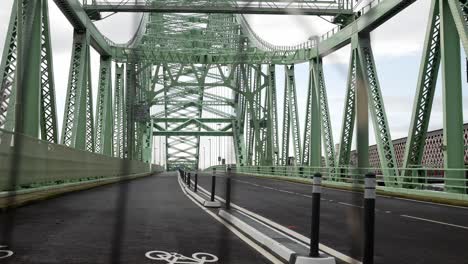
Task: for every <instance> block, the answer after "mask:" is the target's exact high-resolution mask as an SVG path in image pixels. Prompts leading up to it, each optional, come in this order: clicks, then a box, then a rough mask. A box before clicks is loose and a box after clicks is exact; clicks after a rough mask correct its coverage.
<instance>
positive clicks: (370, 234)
mask: <svg viewBox="0 0 468 264" xmlns="http://www.w3.org/2000/svg"><path fill="white" fill-rule="evenodd" d="M376 185H377V182H376V178H375V174H374V173H367V174H366V178H365V183H364V188H365V189H364V253H363V257H362V264H373V263H374V236H375V235H374V232H375V197H376V193H375V186H376Z"/></svg>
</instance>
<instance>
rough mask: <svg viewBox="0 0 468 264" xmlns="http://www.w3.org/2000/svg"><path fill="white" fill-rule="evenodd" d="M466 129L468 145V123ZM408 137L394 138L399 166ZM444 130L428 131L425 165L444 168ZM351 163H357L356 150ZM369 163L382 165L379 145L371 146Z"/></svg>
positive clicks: (464, 129) (423, 161)
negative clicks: (378, 150)
mask: <svg viewBox="0 0 468 264" xmlns="http://www.w3.org/2000/svg"><path fill="white" fill-rule="evenodd" d="M463 131H464V139H465V143H464V145H465V146H467V145H468V123H467V124H464V125H463ZM406 140H407V138H400V139H395V140H393V147H394V148H395V156H396V157H395V158H396V160H397V163H398V167H402V166H403V159H404V155H405V147H406ZM443 141H444V140H443V130H442V129H438V130H434V131H430V132H428V133H427V137H426V146H425V147H424V154H423V160H422V166H423V167H433V168H443V167H444V153H443V151H442V143H443ZM350 163H351V165H356V163H357V155H356V150H353V151H351V160H350ZM466 163H468V149H466V148H465V164H466ZM369 164H370V167H372V168H379V167H380V159H379V154H378V152H377V145H372V146H370V147H369Z"/></svg>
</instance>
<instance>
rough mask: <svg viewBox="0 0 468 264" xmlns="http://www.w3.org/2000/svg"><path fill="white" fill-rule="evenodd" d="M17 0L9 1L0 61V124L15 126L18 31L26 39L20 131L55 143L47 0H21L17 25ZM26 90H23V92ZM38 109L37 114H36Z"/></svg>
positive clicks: (55, 125)
mask: <svg viewBox="0 0 468 264" xmlns="http://www.w3.org/2000/svg"><path fill="white" fill-rule="evenodd" d="M17 7H18V1H17V0H15V1H14V2H13V8H12V12H11V16H10V23H9V27H8V31H7V35H6V40H5V46H4V49H3V55H2V60H1V64H0V73H1V74H2V79H1V83H0V85H1V86H0V128H4V129H7V130H14V128H15V101H16V99H15V95H16V92H15V89H16V86H17V83H16V79H17V78H16V74H17V66H18V65H17V58H18V53H17V52H18V49H17V47H18V34H19V31H20V30H21V29H22V32H23V35H22V41H23V43H27V44H28V45H27V47H28V48H27V49H25V50H24V51H23V52H24V54H23V56H24V58H25V63H24V65H23V67H24V68H23V72H22V74H23V75H22V76H23V78H22V85H23V86H24V90H25V91H24V92H23V93H24V96H23V102H22V104H21V105H22V113H23V114H22V115H23V123H24V125H23V129H24V133H26V134H28V135H30V136H32V137H39V138H41V139H44V140H47V141H49V142H53V143H57V141H58V137H57V113H56V103H55V87H54V76H53V65H52V49H51V45H50V28H49V15H48V7H47V1H35V2H29V1H23V2H22V7H21V8H22V11H21V12H22V14H23V18H22V19H21V21H22V26H21V27H19V26H18V23H19V22H18V21H19V20H18V9H17ZM25 92H26V93H25ZM37 113H39V115H37Z"/></svg>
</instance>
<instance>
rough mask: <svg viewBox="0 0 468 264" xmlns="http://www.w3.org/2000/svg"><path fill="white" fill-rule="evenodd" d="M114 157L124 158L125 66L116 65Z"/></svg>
mask: <svg viewBox="0 0 468 264" xmlns="http://www.w3.org/2000/svg"><path fill="white" fill-rule="evenodd" d="M114 82H115V84H114V129H113V133H114V147H113V148H114V157H119V158H123V151H124V149H123V146H124V142H123V137H124V136H123V135H124V124H123V112H124V110H123V102H124V66H123V64H122V65H119V64H117V63H116V65H115V78H114Z"/></svg>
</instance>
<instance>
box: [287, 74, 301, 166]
mask: <svg viewBox="0 0 468 264" xmlns="http://www.w3.org/2000/svg"><path fill="white" fill-rule="evenodd" d="M286 69H287V70H286V73H287V76H286V77H287V79H286V83H287V85H288V89H289V93H288V97H289V107H290V110H289V114H290V121H291V128H292V139H293V147H294V158H295V161H296V164H301V162H302V158H301V155H302V146H301V129H300V128H299V112H298V109H297V94H296V79H295V74H294V65H291V66H289V67H288V66H286Z"/></svg>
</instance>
